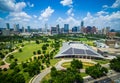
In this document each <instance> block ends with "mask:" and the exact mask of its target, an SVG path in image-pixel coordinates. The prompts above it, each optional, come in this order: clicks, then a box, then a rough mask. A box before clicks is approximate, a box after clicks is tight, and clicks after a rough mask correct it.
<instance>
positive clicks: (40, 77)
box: [32, 59, 94, 83]
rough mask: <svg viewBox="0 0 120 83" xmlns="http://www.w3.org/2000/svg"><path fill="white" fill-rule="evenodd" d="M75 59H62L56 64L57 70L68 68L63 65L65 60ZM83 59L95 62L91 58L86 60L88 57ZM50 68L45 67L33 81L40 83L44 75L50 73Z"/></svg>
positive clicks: (33, 82)
mask: <svg viewBox="0 0 120 83" xmlns="http://www.w3.org/2000/svg"><path fill="white" fill-rule="evenodd" d="M72 60H73V59H62V60H61V61H59V62H58V63H57V64H56V65H55V68H56V69H57V70H64V69H66V68H64V67H62V66H61V65H62V64H63V63H65V62H71V61H72ZM80 60H81V61H83V62H91V63H94V62H93V61H91V60H86V59H80ZM50 69H51V67H50V68H47V69H45V70H44V71H43V72H41V73H40V74H38V75H37V76H36V77H35V78H34V79H33V81H32V83H40V82H41V80H42V79H43V78H44V76H46V75H47V74H48V73H50ZM81 71H85V70H84V69H82V70H81Z"/></svg>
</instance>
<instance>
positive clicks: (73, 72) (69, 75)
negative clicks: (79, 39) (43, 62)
mask: <svg viewBox="0 0 120 83" xmlns="http://www.w3.org/2000/svg"><path fill="white" fill-rule="evenodd" d="M82 67H83V65H82V62H81V61H79V60H75V59H73V61H72V62H71V66H70V68H67V70H61V71H57V70H56V68H55V67H52V68H51V73H50V76H51V79H49V80H45V81H43V83H83V78H82V77H81V75H80V71H79V69H81V68H82Z"/></svg>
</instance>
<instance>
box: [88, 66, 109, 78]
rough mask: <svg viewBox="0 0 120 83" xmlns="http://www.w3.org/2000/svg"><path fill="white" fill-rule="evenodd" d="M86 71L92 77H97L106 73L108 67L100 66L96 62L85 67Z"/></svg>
mask: <svg viewBox="0 0 120 83" xmlns="http://www.w3.org/2000/svg"><path fill="white" fill-rule="evenodd" d="M86 73H87V74H89V75H90V76H92V77H93V78H99V77H102V76H104V75H106V74H107V73H108V69H107V68H105V67H102V66H101V65H100V64H96V65H94V66H90V67H88V68H86Z"/></svg>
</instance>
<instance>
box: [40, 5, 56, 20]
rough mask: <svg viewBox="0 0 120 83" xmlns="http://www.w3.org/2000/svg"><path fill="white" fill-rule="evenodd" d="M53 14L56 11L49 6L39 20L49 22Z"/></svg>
mask: <svg viewBox="0 0 120 83" xmlns="http://www.w3.org/2000/svg"><path fill="white" fill-rule="evenodd" d="M53 12H54V9H52V8H51V7H50V6H48V8H46V9H45V10H43V11H42V13H41V15H40V17H39V20H43V21H47V20H48V18H49V17H50V16H51V15H52V13H53Z"/></svg>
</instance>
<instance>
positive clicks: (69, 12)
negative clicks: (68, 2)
mask: <svg viewBox="0 0 120 83" xmlns="http://www.w3.org/2000/svg"><path fill="white" fill-rule="evenodd" d="M67 15H68V16H74V13H73V8H70V9H69V10H68V11H67Z"/></svg>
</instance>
